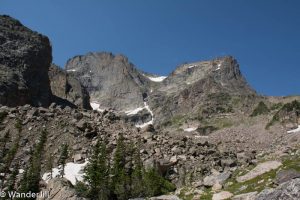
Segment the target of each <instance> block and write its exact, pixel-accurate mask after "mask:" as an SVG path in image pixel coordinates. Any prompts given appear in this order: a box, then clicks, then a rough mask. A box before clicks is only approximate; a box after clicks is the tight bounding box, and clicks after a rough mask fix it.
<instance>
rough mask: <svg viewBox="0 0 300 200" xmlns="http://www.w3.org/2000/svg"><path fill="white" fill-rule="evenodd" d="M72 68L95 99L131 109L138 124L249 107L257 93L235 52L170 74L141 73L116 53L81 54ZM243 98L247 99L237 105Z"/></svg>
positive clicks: (166, 122)
mask: <svg viewBox="0 0 300 200" xmlns="http://www.w3.org/2000/svg"><path fill="white" fill-rule="evenodd" d="M66 70H67V72H68V73H69V74H73V75H74V76H76V77H77V78H78V79H80V81H81V82H82V84H83V85H84V86H85V87H87V89H88V91H89V92H90V94H91V101H92V102H96V103H97V104H99V105H100V108H101V109H105V108H106V109H107V108H113V109H114V110H116V111H119V112H123V113H125V114H126V115H127V116H129V117H126V118H129V120H128V121H132V122H134V123H135V124H136V125H137V126H138V127H143V126H145V125H147V124H154V125H157V126H161V125H173V121H174V118H181V119H182V120H185V121H189V120H190V119H195V118H203V117H208V116H212V115H215V114H220V113H221V114H224V113H230V112H232V113H235V109H236V110H238V111H241V109H240V108H242V110H243V111H245V112H247V111H248V110H249V107H250V108H251V106H252V104H254V103H255V102H256V101H255V99H256V97H257V95H256V92H255V91H254V90H253V89H252V88H251V87H250V86H249V85H248V84H247V82H246V80H245V78H244V77H243V75H242V74H241V71H240V68H239V64H238V63H237V61H236V60H235V59H234V58H233V57H230V56H228V57H222V58H217V59H214V60H209V61H203V62H195V63H189V64H183V65H181V66H179V67H178V68H177V69H175V70H174V71H173V72H172V73H171V74H170V75H169V76H168V77H159V76H155V75H151V74H146V73H144V72H141V71H139V70H137V69H136V68H135V67H134V65H132V64H130V63H129V62H128V59H127V58H125V57H124V56H120V55H117V56H114V55H112V54H111V53H89V54H87V55H85V56H76V57H74V58H73V59H70V60H69V61H68V63H67V65H66ZM239 100H240V101H239ZM237 101H239V102H243V104H240V105H234V106H233V104H235V103H236V102H237ZM234 107H235V108H234ZM149 116H151V117H149ZM183 118H184V119H183Z"/></svg>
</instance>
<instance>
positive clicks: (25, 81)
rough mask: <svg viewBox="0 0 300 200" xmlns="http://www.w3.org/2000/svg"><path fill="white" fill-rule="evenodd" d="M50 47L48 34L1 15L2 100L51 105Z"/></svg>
mask: <svg viewBox="0 0 300 200" xmlns="http://www.w3.org/2000/svg"><path fill="white" fill-rule="evenodd" d="M51 49H52V48H51V45H50V42H49V39H48V38H47V37H46V36H43V35H41V34H39V33H37V32H34V31H32V30H30V29H28V28H27V27H25V26H23V25H22V24H21V23H20V22H19V21H17V20H15V19H13V18H11V17H9V16H6V15H1V16H0V104H2V105H7V106H18V105H24V104H31V105H34V106H48V105H49V103H50V101H51V96H52V95H51V90H50V85H49V78H48V69H49V66H50V63H51V61H52V54H51Z"/></svg>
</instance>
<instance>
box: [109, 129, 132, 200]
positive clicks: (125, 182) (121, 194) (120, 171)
mask: <svg viewBox="0 0 300 200" xmlns="http://www.w3.org/2000/svg"><path fill="white" fill-rule="evenodd" d="M126 156H127V155H126V146H125V139H124V136H123V134H122V133H121V134H119V138H118V140H117V147H116V152H115V155H114V163H113V169H112V188H113V192H114V194H115V195H116V196H117V198H118V199H119V200H123V199H124V200H125V199H128V197H130V192H128V191H130V177H129V176H128V174H127V173H126V170H125V164H126Z"/></svg>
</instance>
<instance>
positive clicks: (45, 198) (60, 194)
mask: <svg viewBox="0 0 300 200" xmlns="http://www.w3.org/2000/svg"><path fill="white" fill-rule="evenodd" d="M41 194H43V195H41V196H40V197H38V198H37V200H85V199H86V198H82V197H78V196H77V194H76V191H75V189H74V188H73V187H72V184H71V183H70V182H69V181H67V180H66V179H60V178H54V179H51V180H50V181H49V183H48V185H47V188H46V189H45V190H42V192H41Z"/></svg>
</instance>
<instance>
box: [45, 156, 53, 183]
mask: <svg viewBox="0 0 300 200" xmlns="http://www.w3.org/2000/svg"><path fill="white" fill-rule="evenodd" d="M53 162H54V161H53V156H52V155H50V154H48V156H47V161H46V170H47V171H50V179H52V178H53Z"/></svg>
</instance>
